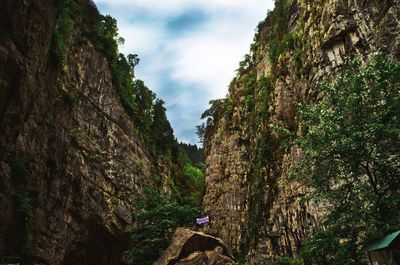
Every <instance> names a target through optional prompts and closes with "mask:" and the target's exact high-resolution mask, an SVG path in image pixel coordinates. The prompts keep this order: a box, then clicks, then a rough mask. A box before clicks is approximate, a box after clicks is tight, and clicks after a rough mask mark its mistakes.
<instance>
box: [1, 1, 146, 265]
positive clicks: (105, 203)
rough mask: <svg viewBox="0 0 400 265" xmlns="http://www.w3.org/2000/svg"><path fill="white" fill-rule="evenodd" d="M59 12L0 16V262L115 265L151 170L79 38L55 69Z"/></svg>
mask: <svg viewBox="0 0 400 265" xmlns="http://www.w3.org/2000/svg"><path fill="white" fill-rule="evenodd" d="M56 11H57V10H56V1H54V0H44V1H26V0H23V1H22V0H12V1H3V3H2V8H1V11H0V17H1V20H0V21H1V29H2V30H1V36H0V135H1V137H0V212H1V213H2V218H1V220H0V255H7V256H20V255H21V254H24V253H27V252H32V255H30V256H33V259H34V263H37V264H39V263H40V264H52V265H57V264H64V265H72V264H74V265H75V264H118V262H119V261H120V259H121V254H122V251H123V250H124V248H125V247H126V243H127V240H128V237H127V235H126V228H127V225H128V224H130V223H131V220H130V212H131V210H132V209H131V205H130V200H131V197H132V195H134V194H137V193H138V192H140V190H141V188H142V187H143V186H145V185H150V184H152V180H151V178H150V172H152V169H153V168H154V165H153V162H151V159H150V156H149V155H148V153H147V151H146V149H145V147H144V144H143V141H142V140H141V137H139V135H138V133H137V132H136V129H135V126H134V124H132V122H131V119H130V118H129V117H128V115H127V114H126V112H125V111H124V108H123V107H122V104H121V103H120V99H119V96H118V95H117V93H116V89H115V87H113V82H112V75H111V72H110V69H109V66H108V62H107V60H106V58H105V57H104V56H103V55H102V54H100V53H99V52H97V51H96V50H95V49H94V47H93V46H92V44H91V43H89V42H87V41H86V40H85V39H84V38H82V37H81V36H80V33H79V28H78V29H77V30H76V33H74V37H73V38H72V39H71V43H69V47H70V51H69V53H68V56H67V57H66V58H65V60H64V61H63V63H62V64H61V65H59V66H57V65H56V64H55V63H54V62H53V61H52V59H51V43H52V34H53V27H54V23H55V17H56ZM28 219H29V220H28Z"/></svg>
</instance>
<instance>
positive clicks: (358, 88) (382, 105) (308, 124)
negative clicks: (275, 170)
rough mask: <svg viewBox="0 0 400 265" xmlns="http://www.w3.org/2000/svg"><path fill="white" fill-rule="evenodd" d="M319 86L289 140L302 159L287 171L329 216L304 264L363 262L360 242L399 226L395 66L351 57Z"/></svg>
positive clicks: (399, 99)
mask: <svg viewBox="0 0 400 265" xmlns="http://www.w3.org/2000/svg"><path fill="white" fill-rule="evenodd" d="M321 89H322V91H321V92H322V94H323V96H322V99H321V100H319V101H318V102H317V103H315V104H310V105H301V106H300V111H299V115H298V122H299V126H300V129H301V131H302V136H301V137H298V138H297V139H296V140H295V141H294V143H295V144H296V145H298V146H299V147H300V148H301V149H302V150H303V158H302V159H301V160H300V161H299V162H298V163H297V164H296V166H295V167H294V168H293V170H292V172H291V173H292V175H293V176H295V177H296V178H298V179H300V180H302V181H304V182H305V183H306V184H308V185H309V186H310V187H312V189H313V192H312V194H311V196H310V198H311V199H312V200H315V201H326V202H328V204H329V205H330V214H329V215H328V216H327V219H326V221H325V223H324V228H325V229H324V230H323V231H321V232H319V233H317V234H316V235H314V236H313V237H312V238H310V239H309V240H308V241H307V242H306V244H305V246H304V247H303V256H304V258H305V259H306V260H308V263H307V264H338V265H339V264H363V261H362V260H363V259H362V255H363V253H362V251H361V246H362V244H363V243H364V242H365V241H368V240H369V239H371V238H374V237H379V236H381V235H383V234H385V233H387V232H389V231H391V230H394V229H399V223H398V220H400V211H399V210H398V209H400V189H399V187H400V145H399V143H400V63H398V62H394V61H393V60H392V59H390V58H389V57H388V56H385V55H382V54H375V55H374V56H372V58H371V60H370V62H369V64H368V65H367V66H364V67H363V66H362V65H361V62H360V60H358V59H354V60H351V61H348V62H347V63H346V65H345V66H344V74H343V75H342V76H340V77H338V78H337V79H335V80H334V81H333V82H331V83H328V84H324V85H322V86H321Z"/></svg>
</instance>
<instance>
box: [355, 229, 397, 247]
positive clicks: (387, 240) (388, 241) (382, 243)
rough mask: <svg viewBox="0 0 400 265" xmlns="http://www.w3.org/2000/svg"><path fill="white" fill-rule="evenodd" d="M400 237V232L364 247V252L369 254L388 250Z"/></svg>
mask: <svg viewBox="0 0 400 265" xmlns="http://www.w3.org/2000/svg"><path fill="white" fill-rule="evenodd" d="M399 235H400V230H399V231H396V232H394V233H391V234H389V235H387V236H385V237H382V238H379V239H377V240H375V241H373V242H371V243H369V244H367V245H365V246H364V247H363V250H364V251H366V252H369V251H374V250H379V249H383V248H387V247H389V245H390V244H391V243H392V242H393V240H395V239H396V238H397V237H398V236H399Z"/></svg>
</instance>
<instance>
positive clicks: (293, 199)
mask: <svg viewBox="0 0 400 265" xmlns="http://www.w3.org/2000/svg"><path fill="white" fill-rule="evenodd" d="M399 19H400V3H399V1H361V0H329V1H307V0H288V1H277V2H276V7H275V10H274V11H273V12H271V13H269V14H268V16H267V18H266V19H265V21H263V22H261V23H260V24H259V27H258V32H257V34H256V36H255V42H254V43H253V44H252V46H251V51H250V53H249V55H247V56H246V57H245V60H244V61H243V62H241V64H240V68H239V69H238V76H237V77H236V78H235V79H234V80H233V81H232V83H231V85H230V90H229V96H228V97H227V98H226V99H224V100H220V101H218V102H217V103H215V104H214V108H215V109H214V112H213V114H214V115H213V117H212V122H211V123H209V126H208V128H207V132H206V135H205V144H204V146H205V151H206V155H207V158H206V164H207V173H206V194H205V197H204V205H205V211H206V212H207V213H208V214H209V215H210V216H211V220H212V224H211V227H210V228H208V230H209V231H210V232H213V233H215V234H217V235H218V236H219V237H221V238H222V239H223V240H224V241H225V242H226V244H227V245H228V246H229V247H230V249H231V250H232V251H233V252H234V253H237V255H239V256H242V257H246V258H247V259H250V260H252V261H254V262H262V261H265V260H268V259H269V258H271V257H275V256H280V255H292V254H295V253H296V251H297V250H298V249H299V247H300V245H301V243H302V241H303V240H304V239H305V238H306V237H307V236H308V235H310V234H311V233H313V232H314V231H316V230H317V229H318V228H319V226H320V223H321V220H322V219H323V216H324V212H325V211H326V210H327V209H326V207H324V206H323V205H310V204H309V203H307V202H304V201H303V200H302V198H303V197H304V195H305V194H307V192H308V189H307V187H304V185H302V184H301V183H289V182H288V181H287V177H286V172H287V169H288V168H289V167H290V165H291V164H293V162H294V161H296V159H298V157H299V156H301V151H300V150H297V149H295V148H293V149H292V150H289V151H284V150H283V149H282V148H281V147H280V146H281V145H280V143H281V141H282V136H281V135H280V134H279V133H276V132H275V131H274V130H273V129H272V128H271V125H272V124H273V125H278V126H283V127H285V128H287V129H288V130H290V131H292V132H295V133H296V132H297V124H296V120H295V115H296V102H312V101H314V100H315V99H316V98H317V97H318V89H317V82H318V81H322V80H329V79H331V78H333V77H334V76H335V75H336V74H337V73H340V66H341V65H342V63H343V61H344V60H345V58H346V57H349V56H352V55H355V54H357V55H360V56H361V58H363V59H364V60H368V55H369V54H370V53H371V52H374V51H376V50H377V49H380V50H382V51H383V52H386V53H389V54H391V55H392V56H394V57H396V58H399V57H400V53H399V51H400V49H399V48H400V35H399V33H400V24H399ZM297 133H298V132H297Z"/></svg>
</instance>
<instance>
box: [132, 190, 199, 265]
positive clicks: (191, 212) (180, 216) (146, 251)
mask: <svg viewBox="0 0 400 265" xmlns="http://www.w3.org/2000/svg"><path fill="white" fill-rule="evenodd" d="M133 205H134V207H135V211H134V212H133V215H132V218H133V221H134V222H135V224H136V226H135V228H133V229H132V230H131V231H130V233H131V241H132V243H133V247H134V250H132V251H127V252H125V260H126V261H127V262H128V264H134V265H136V264H143V265H148V264H152V263H153V262H154V261H155V260H156V259H157V258H158V257H159V256H160V255H161V253H162V252H163V251H164V250H165V249H166V248H167V246H168V244H169V242H170V238H171V236H172V234H173V232H174V231H175V229H176V228H177V227H181V226H185V225H188V224H192V223H193V222H194V219H195V218H196V217H197V216H199V215H200V214H201V209H200V208H199V207H198V206H196V205H193V204H181V205H180V204H178V203H176V202H175V201H174V200H173V198H172V197H171V196H169V195H166V194H162V193H160V192H158V191H156V190H152V189H145V190H144V194H142V195H139V196H137V197H136V198H135V199H134V202H133Z"/></svg>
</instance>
